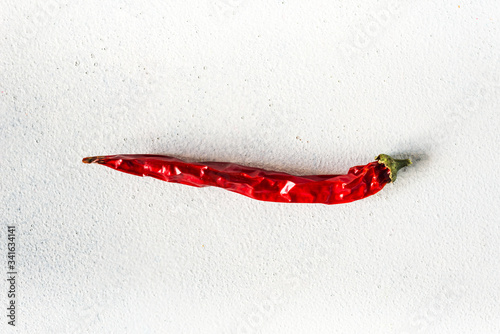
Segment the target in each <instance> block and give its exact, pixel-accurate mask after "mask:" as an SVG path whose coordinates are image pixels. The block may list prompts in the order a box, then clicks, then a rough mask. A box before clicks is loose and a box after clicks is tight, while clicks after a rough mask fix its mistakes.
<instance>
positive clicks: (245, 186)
mask: <svg viewBox="0 0 500 334" xmlns="http://www.w3.org/2000/svg"><path fill="white" fill-rule="evenodd" d="M381 156H384V155H381ZM379 157H380V156H379ZM387 157H388V156H387ZM389 158H390V157H389ZM390 159H392V158H390ZM381 160H382V159H379V160H378V161H374V162H371V163H369V164H367V165H364V166H355V167H352V168H350V169H349V171H348V173H347V174H345V175H305V176H294V175H290V174H287V173H282V172H274V171H268V170H264V169H260V168H253V167H245V166H241V165H238V164H234V163H226V162H185V161H182V160H179V159H177V158H173V157H170V156H165V155H150V154H146V155H139V154H124V155H108V156H96V157H88V158H84V159H83V162H84V163H97V164H101V165H105V166H108V167H110V168H113V169H115V170H118V171H121V172H124V173H129V174H133V175H138V176H150V177H154V178H157V179H160V180H163V181H167V182H174V183H181V184H185V185H189V186H193V187H206V186H214V187H220V188H224V189H227V190H229V191H233V192H235V193H238V194H241V195H245V196H248V197H250V198H253V199H256V200H260V201H270V202H284V203H322V204H340V203H348V202H352V201H356V200H359V199H362V198H365V197H368V196H371V195H373V194H376V193H377V192H379V191H380V190H381V189H382V188H383V187H384V186H385V185H386V184H387V183H389V182H391V176H393V177H392V180H394V179H395V176H396V172H397V169H399V168H402V167H401V166H400V167H398V168H397V169H396V168H395V167H392V169H391V166H390V165H388V164H387V163H384V162H381ZM393 161H394V160H393ZM396 161H402V160H396ZM409 163H411V162H409V160H408V163H406V164H409ZM403 167H404V166H403ZM391 172H392V174H393V175H391Z"/></svg>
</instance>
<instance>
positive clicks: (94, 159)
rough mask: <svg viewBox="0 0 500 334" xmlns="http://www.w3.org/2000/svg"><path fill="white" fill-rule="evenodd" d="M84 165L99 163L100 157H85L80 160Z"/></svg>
mask: <svg viewBox="0 0 500 334" xmlns="http://www.w3.org/2000/svg"><path fill="white" fill-rule="evenodd" d="M82 162H83V163H84V164H92V163H101V157H86V158H83V159H82Z"/></svg>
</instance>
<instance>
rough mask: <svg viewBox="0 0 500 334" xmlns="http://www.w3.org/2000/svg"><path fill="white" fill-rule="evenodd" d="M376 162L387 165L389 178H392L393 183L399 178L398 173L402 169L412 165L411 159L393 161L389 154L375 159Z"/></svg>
mask: <svg viewBox="0 0 500 334" xmlns="http://www.w3.org/2000/svg"><path fill="white" fill-rule="evenodd" d="M375 160H377V161H378V162H379V163H381V164H383V165H385V166H386V167H387V168H388V169H389V177H390V178H391V182H394V181H396V177H397V176H398V171H399V170H400V169H401V168H404V167H406V166H408V165H411V164H412V162H411V160H410V159H393V158H391V157H390V156H388V155H387V154H380V155H379V156H378V157H376V158H375Z"/></svg>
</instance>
